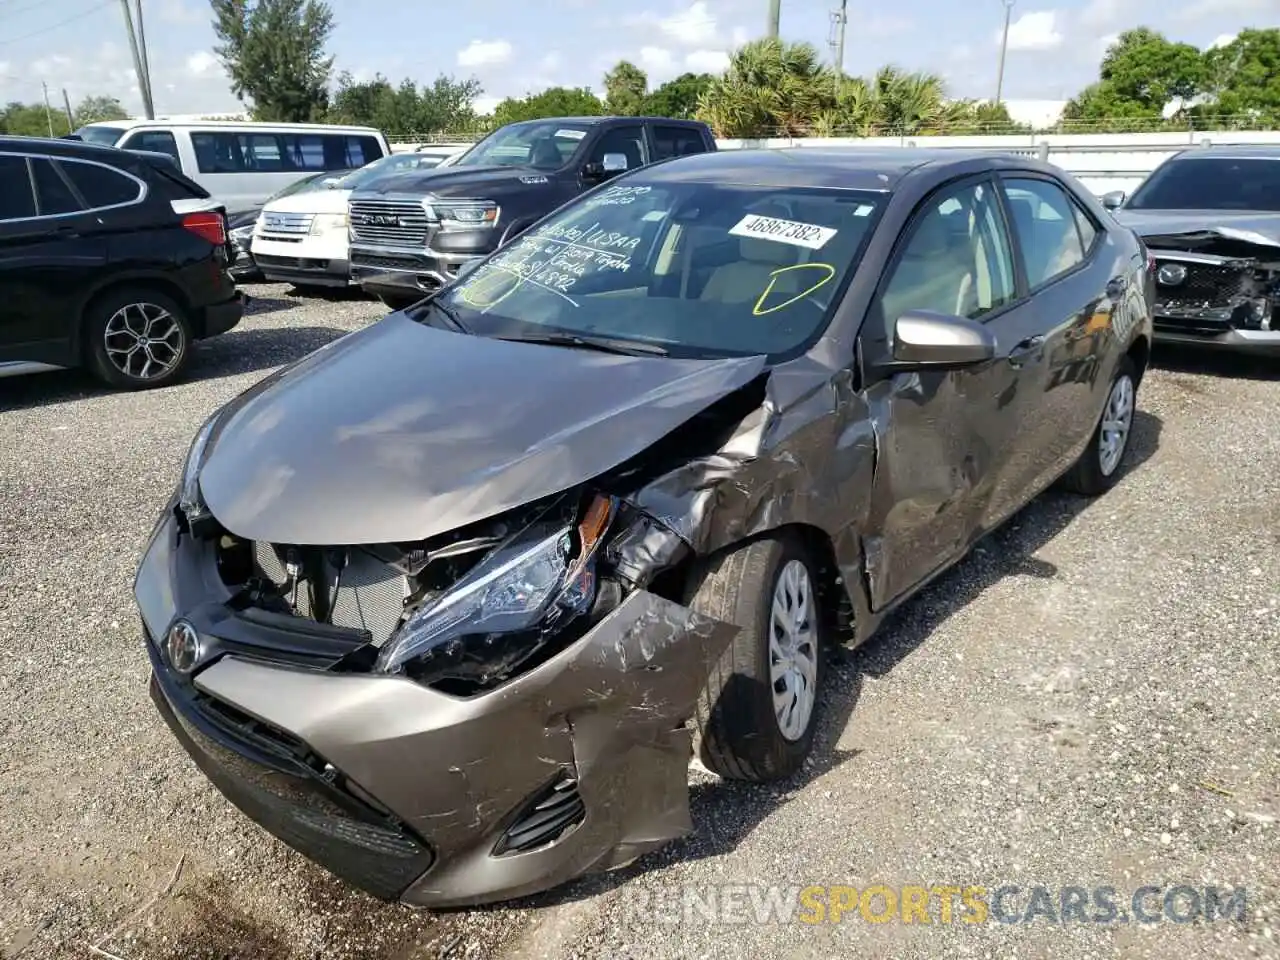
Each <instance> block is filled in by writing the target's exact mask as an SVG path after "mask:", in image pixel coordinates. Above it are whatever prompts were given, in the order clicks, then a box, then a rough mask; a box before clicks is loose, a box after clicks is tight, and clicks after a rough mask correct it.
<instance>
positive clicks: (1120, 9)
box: [1080, 0, 1131, 30]
mask: <svg viewBox="0 0 1280 960" xmlns="http://www.w3.org/2000/svg"><path fill="white" fill-rule="evenodd" d="M1128 5H1129V4H1128V2H1127V0H1089V5H1088V6H1087V7H1085V8H1084V9H1083V10H1081V11H1080V25H1081V26H1083V27H1084V28H1085V29H1086V30H1102V29H1105V28H1107V27H1112V26H1115V25H1116V24H1118V23H1120V22H1122V21H1124V20H1126V19H1131V18H1130V17H1129V13H1128V11H1127V10H1126V9H1125V7H1126V6H1128Z"/></svg>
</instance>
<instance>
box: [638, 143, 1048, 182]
mask: <svg viewBox="0 0 1280 960" xmlns="http://www.w3.org/2000/svg"><path fill="white" fill-rule="evenodd" d="M974 160H987V161H991V168H992V169H995V168H996V167H998V166H1002V165H1008V164H1009V163H1010V161H1012V162H1014V164H1015V165H1016V166H1023V167H1026V168H1029V169H1039V168H1040V164H1039V162H1038V161H1036V160H1035V159H1033V158H1029V157H1024V156H1017V155H1014V154H1004V153H998V152H995V151H991V150H964V149H957V148H950V149H933V150H930V149H928V148H916V147H782V148H778V149H764V148H761V149H743V150H720V151H717V152H714V153H697V154H691V155H689V156H684V157H678V158H676V159H674V160H665V161H662V162H661V163H658V164H655V165H654V166H651V167H647V168H641V172H640V175H641V176H644V175H645V172H646V171H647V175H648V177H649V178H651V179H654V180H669V181H678V180H684V181H696V180H718V181H723V182H729V183H734V182H736V183H744V184H746V183H749V184H757V185H762V186H763V185H766V184H767V185H769V186H802V187H843V188H846V189H850V190H892V189H893V188H894V187H895V186H896V185H897V184H898V183H899V181H901V180H902V178H903V177H905V176H906V175H907V174H909V173H911V172H912V171H913V170H916V169H919V168H921V167H924V166H930V167H932V168H934V169H936V170H938V171H939V174H940V175H941V174H945V172H946V171H947V170H948V169H950V168H960V167H962V166H965V167H971V166H972V161H974ZM1002 162H1003V163H1002Z"/></svg>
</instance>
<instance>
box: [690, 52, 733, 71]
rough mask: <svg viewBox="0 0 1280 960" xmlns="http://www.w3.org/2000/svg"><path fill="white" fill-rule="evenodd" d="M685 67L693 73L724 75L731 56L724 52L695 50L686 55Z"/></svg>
mask: <svg viewBox="0 0 1280 960" xmlns="http://www.w3.org/2000/svg"><path fill="white" fill-rule="evenodd" d="M684 65H685V66H686V67H687V68H688V69H689V70H690V71H691V72H692V73H724V71H725V70H727V69H728V68H729V55H728V54H727V53H725V52H724V51H723V50H694V51H692V52H690V53H688V54H686V55H685V58H684Z"/></svg>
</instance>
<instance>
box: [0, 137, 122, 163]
mask: <svg viewBox="0 0 1280 960" xmlns="http://www.w3.org/2000/svg"><path fill="white" fill-rule="evenodd" d="M0 150H11V151H14V152H16V153H30V152H32V151H35V152H38V153H44V154H50V155H52V156H58V157H83V158H84V159H86V160H101V161H103V162H104V163H113V162H114V163H119V162H120V159H121V158H122V157H129V156H134V155H136V154H137V153H140V152H141V151H132V150H121V149H119V148H118V147H109V146H107V145H105V144H101V143H89V142H87V141H85V140H61V139H51V138H49V137H12V136H0Z"/></svg>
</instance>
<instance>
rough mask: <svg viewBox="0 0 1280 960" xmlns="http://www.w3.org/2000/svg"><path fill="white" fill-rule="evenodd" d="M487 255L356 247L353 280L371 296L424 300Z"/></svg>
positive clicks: (353, 252) (354, 246)
mask: <svg viewBox="0 0 1280 960" xmlns="http://www.w3.org/2000/svg"><path fill="white" fill-rule="evenodd" d="M486 255H487V254H484V253H465V254H464V253H442V252H440V251H438V250H432V249H430V248H428V249H426V250H407V249H402V248H399V247H372V246H362V245H360V244H356V243H353V244H352V245H351V280H352V282H353V283H358V284H359V285H360V286H361V287H362V288H363V289H364V290H366V291H367V292H369V293H374V294H377V293H391V294H414V295H416V296H423V295H425V294H428V293H431V292H433V291H435V290H438V289H440V288H441V287H443V286H444V285H445V284H447V283H450V282H452V281H453V280H454V279H456V278H457V276H458V270H459V268H460V267H462V265H463V264H465V263H469V262H470V261H472V260H477V259H479V258H480V257H483V256H486Z"/></svg>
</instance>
